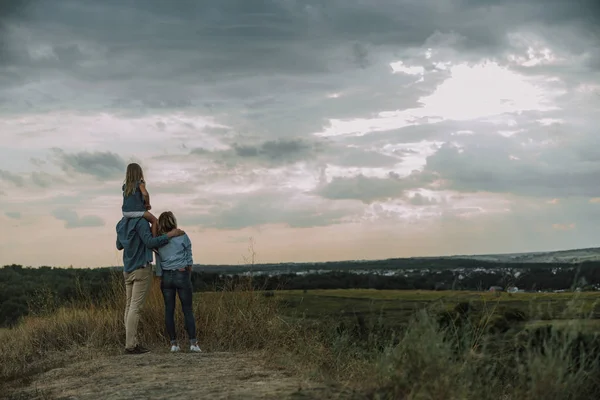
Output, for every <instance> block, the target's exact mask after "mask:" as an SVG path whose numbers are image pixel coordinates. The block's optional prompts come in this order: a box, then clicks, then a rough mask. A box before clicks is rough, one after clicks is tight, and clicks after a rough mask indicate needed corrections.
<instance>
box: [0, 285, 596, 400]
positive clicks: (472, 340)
mask: <svg viewBox="0 0 600 400" xmlns="http://www.w3.org/2000/svg"><path fill="white" fill-rule="evenodd" d="M277 297H278V296H273V297H268V296H265V294H264V293H263V292H261V291H256V290H254V289H253V287H252V284H251V282H250V281H248V282H246V283H245V284H242V285H239V286H237V287H235V288H233V287H230V288H226V290H223V291H219V292H209V293H202V294H200V295H199V299H198V300H197V301H196V302H195V306H194V307H195V315H196V319H197V321H198V339H199V341H200V344H201V346H202V347H203V348H204V349H206V350H209V351H245V350H261V349H262V350H265V351H266V353H265V354H268V356H267V355H266V356H265V359H266V360H267V359H268V360H271V361H276V362H278V363H285V364H287V367H288V368H291V369H294V370H296V371H297V372H298V373H303V374H308V375H310V376H313V377H316V378H319V379H325V380H331V381H335V382H338V383H341V384H343V385H346V386H348V387H351V388H354V389H357V390H359V391H361V392H363V393H368V394H369V396H370V398H373V399H375V398H379V399H387V398H394V399H414V400H417V399H444V400H459V399H492V398H493V399H496V398H504V399H507V400H510V399H515V400H516V399H541V398H544V399H550V400H552V399H557V400H558V399H573V400H579V399H581V400H583V399H589V398H590V397H589V396H590V393H592V392H593V390H596V389H598V388H600V386H598V378H597V377H598V376H600V369H599V368H598V360H597V358H594V357H597V354H598V351H597V349H596V350H594V349H591V350H589V351H588V352H587V353H581V352H579V353H574V352H573V351H572V349H573V346H572V345H573V344H576V343H577V342H576V339H577V334H578V333H579V332H580V331H578V330H577V328H576V325H573V326H572V327H571V332H570V334H569V335H567V336H565V335H558V334H557V333H556V332H554V333H551V334H550V335H549V336H548V337H545V338H542V339H541V340H537V341H534V340H533V339H528V338H527V337H525V339H523V340H522V342H519V343H516V342H515V340H513V339H514V337H516V336H514V335H513V336H512V339H510V340H509V339H507V338H506V337H499V336H489V335H486V334H485V329H486V328H487V325H488V322H489V321H492V320H493V318H492V315H491V314H490V315H488V316H487V318H483V319H481V320H480V321H484V322H483V323H478V324H471V325H467V326H457V325H451V326H442V325H440V323H439V322H438V320H437V319H436V318H433V317H432V316H431V315H430V314H427V312H424V311H423V312H420V313H418V314H417V315H416V316H415V318H414V319H412V321H411V322H410V323H409V324H408V327H407V328H406V329H404V330H403V331H401V332H395V333H390V332H388V331H386V330H385V329H383V328H382V326H383V325H384V322H385V321H381V320H377V318H373V319H372V320H368V321H366V322H364V321H363V322H362V325H361V326H359V327H357V326H349V327H346V328H344V329H341V328H340V326H339V325H337V323H336V322H335V321H329V320H324V321H308V320H303V319H301V318H298V319H284V318H282V317H281V315H282V314H281V313H280V310H279V309H278V304H279V303H278V301H277ZM106 298H107V299H108V300H107V301H105V302H104V303H102V304H96V305H94V304H93V302H91V301H84V302H81V303H79V304H73V305H71V306H69V307H63V308H61V309H58V310H50V309H49V310H48V311H47V313H45V314H42V315H36V316H29V317H27V318H25V319H24V320H23V321H22V322H21V324H19V325H18V326H17V327H16V328H14V329H12V330H8V331H6V330H4V331H0V381H3V382H7V381H13V382H14V381H15V380H16V379H21V380H22V379H23V378H24V377H25V378H26V377H27V376H30V375H31V374H35V373H37V372H39V371H43V370H46V369H49V368H52V367H55V366H58V365H61V364H64V363H67V362H71V361H73V360H78V359H86V358H89V357H95V356H97V355H99V354H102V355H104V354H112V353H115V352H120V351H122V348H123V346H124V339H125V332H124V327H123V322H122V315H123V309H124V301H125V293H124V285H123V282H122V277H121V276H120V275H118V274H117V275H115V279H114V280H113V282H112V283H111V285H109V287H108V294H107V296H106ZM489 312H490V313H493V312H495V309H493V308H490V310H489ZM176 318H177V323H178V325H177V326H178V335H179V337H180V338H181V339H184V338H185V331H184V329H183V323H182V321H183V318H182V315H181V311H180V309H179V307H178V311H177V316H176ZM140 340H141V342H142V343H143V344H144V345H147V346H151V347H163V346H168V343H169V341H168V339H167V338H166V337H165V334H164V306H163V299H162V295H161V293H160V288H159V287H158V281H155V282H153V287H152V290H151V292H150V294H149V297H148V300H147V303H146V306H145V309H144V311H143V316H142V321H141V326H140ZM592 350H593V351H592ZM582 354H583V355H582ZM582 360H585V363H582ZM584 364H585V365H584ZM22 383H27V382H26V381H25V382H22Z"/></svg>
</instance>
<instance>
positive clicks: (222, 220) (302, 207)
mask: <svg viewBox="0 0 600 400" xmlns="http://www.w3.org/2000/svg"><path fill="white" fill-rule="evenodd" d="M201 201H202V203H205V200H201ZM356 213H360V207H357V206H356V205H355V204H348V203H342V204H329V203H327V202H324V201H322V200H320V199H319V198H315V197H313V196H309V195H298V194H297V193H295V192H294V191H290V190H285V191H284V190H280V191H273V190H268V191H256V192H253V193H249V194H246V195H245V196H243V197H241V196H239V197H231V198H230V199H229V201H225V202H223V203H220V204H215V205H214V206H212V207H210V208H209V209H208V210H207V211H206V212H205V213H203V214H192V213H190V212H185V213H184V214H183V217H182V219H181V223H182V224H198V225H200V226H201V227H203V228H219V229H241V228H246V227H253V226H262V225H270V224H280V225H285V226H288V227H291V228H310V227H319V226H327V225H332V224H339V223H342V222H343V221H344V220H346V218H348V217H351V216H352V215H354V214H356Z"/></svg>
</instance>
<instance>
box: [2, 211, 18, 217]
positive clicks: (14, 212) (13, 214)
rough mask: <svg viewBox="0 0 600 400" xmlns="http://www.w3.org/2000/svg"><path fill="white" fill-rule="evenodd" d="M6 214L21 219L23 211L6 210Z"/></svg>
mask: <svg viewBox="0 0 600 400" xmlns="http://www.w3.org/2000/svg"><path fill="white" fill-rule="evenodd" d="M4 215H6V216H7V217H8V218H12V219H21V213H20V212H18V211H6V212H5V213H4Z"/></svg>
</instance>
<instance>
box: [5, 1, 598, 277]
mask: <svg viewBox="0 0 600 400" xmlns="http://www.w3.org/2000/svg"><path fill="white" fill-rule="evenodd" d="M594 3H596V1H595V0H573V1H567V0H529V1H525V0H524V1H518V0H505V1H501V0H497V1H494V0H370V1H363V0H306V1H300V0H271V1H268V0H262V1H259V0H204V1H196V0H177V1H169V0H145V1H122V0H104V1H95V0H61V1H56V0H30V1H24V0H13V1H10V2H1V3H0V135H1V136H0V223H2V225H3V228H2V229H1V232H2V233H1V234H0V235H1V238H2V240H0V265H2V264H8V263H18V264H25V265H56V266H65V265H73V266H102V265H120V264H121V263H122V261H121V255H120V253H119V252H117V250H116V249H115V245H114V242H115V224H116V223H117V221H118V220H119V218H120V216H121V209H120V207H121V201H122V198H121V184H122V181H123V178H124V172H125V168H126V165H127V163H128V162H131V161H137V162H139V163H141V165H142V167H143V168H144V172H145V177H146V182H147V188H148V190H149V192H150V195H151V200H152V205H153V210H152V211H153V212H154V213H155V215H157V216H158V215H159V214H160V212H162V211H166V210H171V211H173V212H174V213H175V215H176V216H177V218H178V220H179V224H180V226H181V227H182V228H183V229H184V230H186V232H187V233H188V234H189V235H190V237H191V239H192V242H193V244H194V259H195V261H196V262H197V263H238V262H241V261H242V256H244V255H246V254H247V243H248V238H249V237H253V238H254V240H255V242H256V245H255V250H256V252H257V256H258V261H261V262H274V261H324V260H340V259H375V258H388V257H403V256H419V255H448V254H468V253H471V254H472V253H490V252H517V251H537V250H553V249H566V248H576V247H588V246H597V245H598V240H600V239H599V238H600V228H599V226H600V132H599V131H598V119H599V117H598V111H599V110H600V33H599V30H600V29H599V28H598V27H599V26H600V5H595V4H594Z"/></svg>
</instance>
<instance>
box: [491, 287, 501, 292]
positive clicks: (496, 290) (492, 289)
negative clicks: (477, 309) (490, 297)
mask: <svg viewBox="0 0 600 400" xmlns="http://www.w3.org/2000/svg"><path fill="white" fill-rule="evenodd" d="M502 291H504V288H503V287H502V286H492V287H490V292H502Z"/></svg>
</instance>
